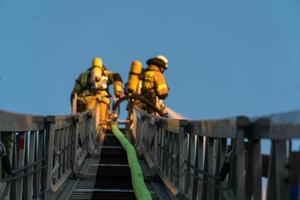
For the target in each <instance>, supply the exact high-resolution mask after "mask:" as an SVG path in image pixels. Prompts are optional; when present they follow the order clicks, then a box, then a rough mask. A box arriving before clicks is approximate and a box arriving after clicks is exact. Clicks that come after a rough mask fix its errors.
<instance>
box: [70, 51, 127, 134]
mask: <svg viewBox="0 0 300 200" xmlns="http://www.w3.org/2000/svg"><path fill="white" fill-rule="evenodd" d="M110 84H113V86H114V95H115V96H116V97H120V96H121V95H122V94H123V89H122V84H123V81H122V78H121V76H120V75H119V74H118V73H114V72H110V71H108V69H107V68H106V67H105V65H104V64H103V61H102V59H101V58H99V57H95V58H94V59H93V60H92V64H91V67H90V68H89V69H87V70H86V71H84V72H83V73H81V74H80V75H79V77H78V78H77V79H76V82H75V85H74V87H73V90H72V94H71V98H72V102H73V98H74V96H75V94H76V95H77V97H78V101H77V112H82V111H85V110H93V109H95V107H96V103H97V102H98V103H99V105H100V116H99V118H100V122H101V124H102V128H104V129H107V124H104V123H105V122H107V121H108V119H109V111H110V109H109V108H110V97H111V95H110V93H109V88H108V86H109V85H110Z"/></svg>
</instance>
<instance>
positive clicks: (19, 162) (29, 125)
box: [0, 111, 96, 200]
mask: <svg viewBox="0 0 300 200" xmlns="http://www.w3.org/2000/svg"><path fill="white" fill-rule="evenodd" d="M93 116H94V114H93V113H90V112H86V113H82V114H78V115H70V116H32V115H23V114H16V113H9V112H5V111H0V141H1V142H2V143H4V144H5V147H6V151H7V152H6V158H8V159H6V161H7V160H9V161H8V162H5V163H4V162H3V160H5V159H4V158H3V156H5V155H3V156H2V158H1V160H2V165H0V174H1V177H0V197H1V198H0V199H5V200H10V199H11V200H20V199H24V200H25V199H28V200H29V199H51V198H52V195H53V194H54V193H55V192H57V191H58V190H59V189H60V188H61V186H62V185H63V184H64V183H65V181H66V179H67V178H68V177H69V176H70V175H71V174H72V173H76V172H78V169H79V167H80V166H81V164H82V162H83V160H84V159H85V157H86V155H87V153H88V151H89V150H90V148H92V147H91V146H92V144H91V142H92V137H94V134H96V126H95V125H96V122H95V117H93ZM10 168H11V170H10Z"/></svg>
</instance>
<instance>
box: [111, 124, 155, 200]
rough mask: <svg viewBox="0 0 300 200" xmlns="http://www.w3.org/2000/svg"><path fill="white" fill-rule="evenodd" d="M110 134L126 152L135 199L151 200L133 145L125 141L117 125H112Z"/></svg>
mask: <svg viewBox="0 0 300 200" xmlns="http://www.w3.org/2000/svg"><path fill="white" fill-rule="evenodd" d="M112 132H113V134H114V135H115V136H116V138H117V139H118V140H119V142H120V143H121V145H122V146H123V148H124V149H125V150H126V153H127V160H128V164H129V168H130V173H131V181H132V186H133V190H134V193H135V197H136V198H137V199H138V200H151V199H152V197H151V194H150V192H149V190H148V188H147V186H146V184H145V181H144V176H143V172H142V169H141V166H140V164H139V161H138V158H137V155H136V151H135V149H134V147H133V145H132V144H131V143H130V142H129V141H128V140H127V138H126V137H125V136H124V134H123V133H122V132H121V131H120V130H119V128H118V125H117V123H112Z"/></svg>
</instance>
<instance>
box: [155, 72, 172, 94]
mask: <svg viewBox="0 0 300 200" xmlns="http://www.w3.org/2000/svg"><path fill="white" fill-rule="evenodd" d="M155 82H156V84H155V85H156V87H155V93H156V95H157V96H158V97H159V98H160V99H165V98H167V96H168V94H169V86H168V84H167V82H166V79H165V77H164V75H163V74H161V73H158V74H157V76H155Z"/></svg>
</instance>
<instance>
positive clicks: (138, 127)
mask: <svg viewBox="0 0 300 200" xmlns="http://www.w3.org/2000/svg"><path fill="white" fill-rule="evenodd" d="M132 98H136V99H138V98H139V97H124V99H120V101H119V102H117V103H115V106H114V109H113V110H114V111H115V112H117V110H118V109H117V108H118V105H119V104H120V103H121V102H123V101H126V100H127V101H131V100H132ZM145 102H146V101H145ZM149 106H151V105H149ZM153 109H155V107H153ZM97 112H99V110H97V109H95V110H93V111H86V112H83V113H76V114H72V115H67V116H36V115H28V114H19V113H12V112H7V111H3V110H1V111H0V143H1V145H0V158H1V165H0V174H1V176H0V199H4V200H21V199H24V200H29V199H30V200H32V199H278V200H281V199H299V198H300V193H299V188H300V184H299V182H300V181H299V180H300V173H299V167H300V166H299V163H300V152H299V148H297V139H299V138H300V134H299V133H300V111H293V112H287V113H279V114H273V115H266V116H260V117H247V116H236V117H231V118H224V119H214V120H188V119H172V118H166V117H161V116H153V115H149V114H148V113H147V112H144V111H142V110H138V109H137V108H135V107H134V106H133V107H132V113H131V116H130V118H129V119H130V120H129V121H130V124H128V122H129V121H119V122H120V123H121V122H125V125H123V127H122V125H120V123H119V124H118V120H116V119H115V120H113V121H112V122H110V123H111V124H112V131H111V132H106V133H104V132H103V133H101V134H100V136H101V138H102V139H101V140H100V141H99V140H97V137H98V136H99V130H98V128H97V127H98V126H97V125H98V124H99V121H97V120H98V118H97V116H98V115H97ZM157 112H159V111H157ZM161 114H162V113H161ZM266 150H267V151H266ZM135 152H136V153H135Z"/></svg>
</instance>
